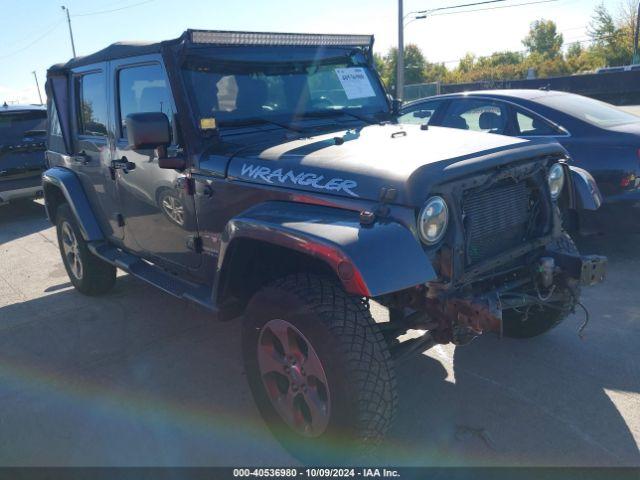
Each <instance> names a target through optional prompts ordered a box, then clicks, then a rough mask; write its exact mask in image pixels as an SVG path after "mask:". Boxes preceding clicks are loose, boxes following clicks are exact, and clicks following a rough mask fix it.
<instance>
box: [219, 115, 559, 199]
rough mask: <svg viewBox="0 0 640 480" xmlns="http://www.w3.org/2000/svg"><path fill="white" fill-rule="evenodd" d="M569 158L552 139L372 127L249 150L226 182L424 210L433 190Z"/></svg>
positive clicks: (236, 158) (231, 168)
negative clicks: (538, 160) (390, 192)
mask: <svg viewBox="0 0 640 480" xmlns="http://www.w3.org/2000/svg"><path fill="white" fill-rule="evenodd" d="M562 154H565V151H564V150H563V148H562V147H561V146H560V145H559V144H557V143H555V142H550V141H548V140H538V141H529V140H523V139H519V138H513V137H505V136H502V135H493V134H486V133H478V132H470V131H466V130H457V129H451V128H442V127H429V129H427V130H421V128H420V126H418V125H392V124H389V125H370V126H366V127H363V128H361V129H354V130H344V131H339V132H332V133H330V134H323V135H319V136H315V137H308V138H300V139H296V140H292V141H288V142H285V143H280V144H277V145H271V146H265V145H264V144H263V145H260V146H250V147H245V148H244V149H243V150H242V151H241V152H239V153H237V154H236V155H235V156H233V157H232V158H231V161H230V163H229V166H228V176H229V177H231V178H234V179H238V180H243V181H249V182H257V183H262V184H268V185H274V186H279V187H285V188H291V189H299V190H306V191H312V192H315V193H326V194H333V195H341V196H346V197H351V198H362V199H367V200H374V201H375V200H378V199H379V197H380V192H381V189H382V188H383V187H390V188H394V189H396V191H397V196H396V200H395V203H398V204H403V205H419V204H421V203H422V202H424V200H425V199H426V197H427V196H428V194H429V191H430V190H431V189H432V187H433V186H434V185H437V184H439V183H443V182H445V181H448V180H452V179H454V178H458V177H462V176H464V175H467V174H470V173H474V172H477V171H479V170H486V169H487V168H493V167H497V166H500V165H504V164H506V163H510V162H515V161H519V160H524V159H530V158H532V157H537V156H543V155H562Z"/></svg>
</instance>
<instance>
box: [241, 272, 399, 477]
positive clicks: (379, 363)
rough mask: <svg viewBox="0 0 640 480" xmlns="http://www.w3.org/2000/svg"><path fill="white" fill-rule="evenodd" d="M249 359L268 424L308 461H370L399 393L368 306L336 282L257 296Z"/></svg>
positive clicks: (289, 280) (282, 287) (288, 284)
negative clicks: (357, 459)
mask: <svg viewBox="0 0 640 480" xmlns="http://www.w3.org/2000/svg"><path fill="white" fill-rule="evenodd" d="M243 353H244V362H245V369H246V373H247V377H248V380H249V384H250V387H251V391H252V393H253V396H254V399H255V401H256V404H257V407H258V409H259V411H260V413H261V414H262V416H263V418H264V420H265V422H266V423H267V426H268V427H269V428H270V430H271V431H272V433H273V434H274V435H275V437H276V438H277V439H278V440H279V441H280V443H281V444H282V445H283V446H284V447H285V448H286V449H287V450H289V451H290V452H291V453H292V454H293V455H294V456H296V457H297V458H299V459H300V460H302V461H304V462H307V463H317V462H320V461H322V462H329V463H334V464H337V463H341V462H343V461H344V460H346V459H347V458H349V457H359V456H362V455H366V454H367V453H369V452H370V451H371V450H372V449H373V447H375V446H376V445H377V444H378V443H379V442H380V441H381V440H382V438H383V436H384V434H385V433H386V431H387V429H388V428H389V426H390V424H391V422H392V419H393V416H394V412H395V408H396V403H397V393H396V384H395V374H394V371H393V368H392V360H391V356H390V354H389V351H388V348H387V345H386V343H385V340H384V338H383V336H382V334H381V333H380V331H379V330H378V328H377V326H376V324H375V322H374V320H373V318H372V317H371V314H370V312H369V309H368V307H367V305H366V304H365V302H364V301H363V300H362V299H361V298H358V297H354V296H351V295H349V294H347V293H346V292H345V291H344V290H343V289H342V288H341V286H340V285H339V284H336V283H334V282H333V281H331V280H329V279H326V278H323V277H318V276H313V275H292V276H288V277H285V278H284V279H281V280H278V281H275V282H273V283H272V284H270V285H268V286H266V287H264V288H263V289H262V290H260V291H259V292H258V293H256V294H255V295H254V297H253V298H252V299H251V301H250V303H249V306H248V307H247V312H246V315H245V321H244V326H243Z"/></svg>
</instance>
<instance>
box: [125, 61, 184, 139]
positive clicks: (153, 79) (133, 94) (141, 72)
mask: <svg viewBox="0 0 640 480" xmlns="http://www.w3.org/2000/svg"><path fill="white" fill-rule="evenodd" d="M118 105H119V112H120V117H119V123H120V126H121V127H120V138H126V137H127V126H126V123H125V120H126V118H127V115H130V114H132V113H143V112H162V113H164V114H166V115H167V117H168V118H169V122H172V121H173V114H174V113H175V112H174V110H173V101H172V99H171V91H170V90H169V86H168V85H167V81H166V80H165V76H164V73H163V71H162V67H161V66H160V65H158V64H154V65H143V66H139V67H127V68H123V69H122V70H120V71H119V72H118Z"/></svg>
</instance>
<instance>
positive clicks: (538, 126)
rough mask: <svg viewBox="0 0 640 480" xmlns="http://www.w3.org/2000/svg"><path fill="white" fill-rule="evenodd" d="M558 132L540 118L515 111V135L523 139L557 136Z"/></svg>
mask: <svg viewBox="0 0 640 480" xmlns="http://www.w3.org/2000/svg"><path fill="white" fill-rule="evenodd" d="M559 133H560V132H559V131H558V130H557V129H556V128H555V127H554V126H553V125H551V124H550V123H549V122H547V121H545V120H543V119H542V118H540V117H537V116H533V115H530V114H528V113H524V112H522V111H516V134H517V135H522V136H524V137H539V136H549V135H558V134H559Z"/></svg>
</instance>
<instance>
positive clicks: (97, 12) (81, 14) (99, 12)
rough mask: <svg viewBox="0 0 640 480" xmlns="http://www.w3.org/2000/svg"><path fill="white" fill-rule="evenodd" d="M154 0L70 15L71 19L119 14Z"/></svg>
mask: <svg viewBox="0 0 640 480" xmlns="http://www.w3.org/2000/svg"><path fill="white" fill-rule="evenodd" d="M155 1H156V0H145V1H143V2H138V3H132V4H131V5H125V6H124V7H119V8H112V9H110V10H99V11H96V12H87V13H77V14H75V15H71V16H72V17H90V16H93V15H102V14H105V13H112V12H119V11H121V10H127V9H129V8H134V7H139V6H140V5H145V4H147V3H151V2H155Z"/></svg>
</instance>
